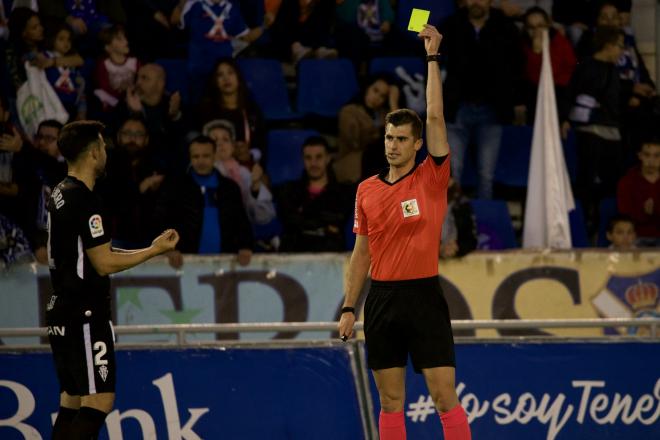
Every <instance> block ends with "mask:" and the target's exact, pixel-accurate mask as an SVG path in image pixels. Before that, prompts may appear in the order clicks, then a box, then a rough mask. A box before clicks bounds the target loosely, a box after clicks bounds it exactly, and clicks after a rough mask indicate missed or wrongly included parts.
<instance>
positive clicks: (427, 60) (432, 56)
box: [426, 53, 440, 63]
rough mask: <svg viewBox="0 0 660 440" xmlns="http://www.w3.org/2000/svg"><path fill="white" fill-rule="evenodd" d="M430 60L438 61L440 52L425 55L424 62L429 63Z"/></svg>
mask: <svg viewBox="0 0 660 440" xmlns="http://www.w3.org/2000/svg"><path fill="white" fill-rule="evenodd" d="M431 61H435V62H438V63H439V62H440V54H439V53H436V54H435V55H426V62H427V63H430V62H431Z"/></svg>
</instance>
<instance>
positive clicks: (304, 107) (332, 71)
mask: <svg viewBox="0 0 660 440" xmlns="http://www.w3.org/2000/svg"><path fill="white" fill-rule="evenodd" d="M357 91H358V85H357V79H356V76H355V69H354V68H353V64H352V63H351V62H350V61H349V60H347V59H343V58H340V59H336V60H302V61H300V64H299V65H298V99H297V101H298V112H300V113H302V114H314V115H318V116H324V117H329V118H335V117H337V113H339V109H340V108H341V107H342V106H343V105H344V104H346V103H347V102H348V101H350V100H351V98H353V96H354V95H355V94H356V93H357Z"/></svg>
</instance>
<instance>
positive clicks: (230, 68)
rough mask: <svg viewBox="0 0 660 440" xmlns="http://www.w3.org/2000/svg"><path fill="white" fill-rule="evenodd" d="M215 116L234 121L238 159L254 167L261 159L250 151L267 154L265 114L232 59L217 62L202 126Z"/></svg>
mask: <svg viewBox="0 0 660 440" xmlns="http://www.w3.org/2000/svg"><path fill="white" fill-rule="evenodd" d="M215 119H226V120H228V121H230V122H231V123H232V124H234V127H235V129H236V157H237V160H238V161H239V162H240V163H241V164H242V165H245V166H247V167H248V168H250V169H251V168H252V165H253V164H254V163H255V162H257V161H258V160H259V158H258V157H255V156H257V155H258V154H256V155H255V154H251V151H250V150H254V149H257V150H259V151H260V152H261V153H262V155H263V152H264V151H265V147H266V145H265V144H266V143H265V132H264V121H263V115H262V114H261V111H260V110H259V107H257V104H256V103H255V102H254V101H253V100H252V98H251V97H250V92H249V90H248V88H247V84H246V83H245V80H244V79H243V76H242V75H241V72H240V70H239V68H238V65H237V64H236V62H235V61H234V60H233V59H231V58H223V59H220V60H219V61H218V62H217V63H216V64H215V66H214V67H213V70H212V73H211V76H210V78H209V81H208V85H207V88H206V92H205V93H204V97H203V98H202V101H201V102H200V104H199V107H198V118H197V121H199V123H200V125H204V124H205V123H207V122H209V121H212V120H215Z"/></svg>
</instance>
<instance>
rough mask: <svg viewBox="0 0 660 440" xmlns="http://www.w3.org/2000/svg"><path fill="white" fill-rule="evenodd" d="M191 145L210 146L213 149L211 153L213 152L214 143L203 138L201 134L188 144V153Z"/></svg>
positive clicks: (207, 138)
mask: <svg viewBox="0 0 660 440" xmlns="http://www.w3.org/2000/svg"><path fill="white" fill-rule="evenodd" d="M192 144H210V145H211V146H212V147H213V151H215V141H214V140H213V139H211V138H210V137H208V136H204V135H203V134H201V135H199V136H196V137H194V138H193V139H192V140H191V141H190V142H189V143H188V152H190V146H191V145H192Z"/></svg>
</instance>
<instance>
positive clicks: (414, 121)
mask: <svg viewBox="0 0 660 440" xmlns="http://www.w3.org/2000/svg"><path fill="white" fill-rule="evenodd" d="M387 124H392V125H394V126H395V127H400V126H402V125H406V124H410V125H411V128H412V130H411V131H412V135H413V137H414V138H415V140H417V139H420V138H421V137H422V129H423V124H422V120H421V119H419V116H418V115H417V113H415V112H414V111H412V110H410V109H407V108H402V109H399V110H394V111H393V112H390V113H388V114H387V116H385V125H387Z"/></svg>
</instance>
